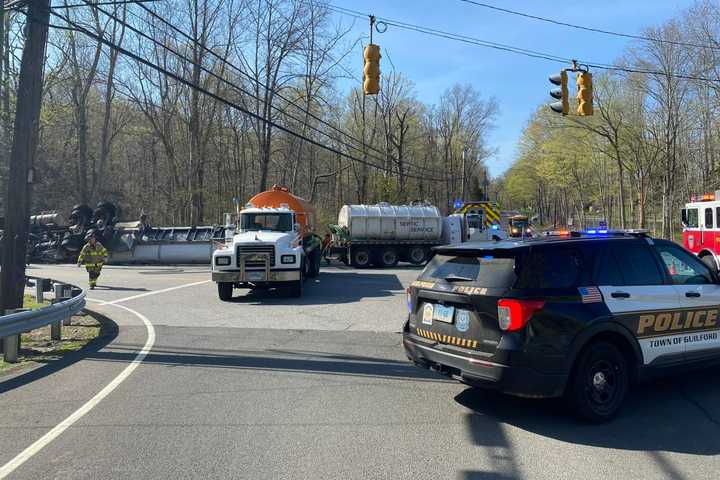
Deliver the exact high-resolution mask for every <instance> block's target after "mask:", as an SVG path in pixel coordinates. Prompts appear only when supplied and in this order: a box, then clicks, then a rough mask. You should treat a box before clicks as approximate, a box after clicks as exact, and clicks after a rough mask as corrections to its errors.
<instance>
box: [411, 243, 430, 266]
mask: <svg viewBox="0 0 720 480" xmlns="http://www.w3.org/2000/svg"><path fill="white" fill-rule="evenodd" d="M426 258H427V252H426V251H425V247H410V249H409V250H408V261H409V262H410V263H412V264H413V265H422V264H423V263H425V259H426Z"/></svg>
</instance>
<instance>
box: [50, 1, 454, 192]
mask: <svg viewBox="0 0 720 480" xmlns="http://www.w3.org/2000/svg"><path fill="white" fill-rule="evenodd" d="M50 14H51V15H53V16H55V17H57V18H60V19H61V20H63V21H65V22H66V23H67V24H68V25H70V26H71V27H73V30H75V31H77V32H80V33H82V34H84V35H86V36H88V37H90V38H92V39H94V40H95V41H97V42H99V43H102V44H103V45H106V46H107V47H109V48H111V49H113V50H116V51H117V52H118V53H120V54H122V55H124V56H126V57H129V58H131V59H133V60H135V61H137V62H139V63H141V64H143V65H145V66H147V67H149V68H151V69H153V70H156V71H158V72H159V73H162V74H163V75H165V76H167V77H169V78H172V79H173V80H175V81H177V82H179V83H181V84H183V85H185V86H187V87H189V88H192V89H195V90H197V91H199V92H200V93H203V94H204V95H206V96H208V97H210V98H212V99H214V100H216V101H218V102H220V103H223V104H225V105H227V106H229V107H231V108H233V109H236V110H238V111H240V112H242V113H244V114H246V115H248V116H250V117H252V118H255V119H256V120H259V121H261V122H264V123H265V124H267V125H270V126H272V127H273V128H276V129H278V130H280V131H282V132H285V133H287V134H289V135H292V136H294V137H296V138H299V139H301V140H304V141H306V142H308V143H310V144H312V145H315V146H317V147H320V148H322V149H324V150H327V151H329V152H331V153H334V154H336V155H338V156H341V157H344V158H347V159H349V160H352V161H354V162H357V163H360V164H363V165H367V166H369V167H372V168H376V169H381V170H385V169H384V168H383V167H380V166H378V165H375V164H374V163H371V162H367V161H365V160H362V159H359V158H356V157H354V156H352V155H350V154H348V153H346V152H343V151H340V150H338V149H336V148H333V147H330V146H328V145H325V144H322V143H320V142H319V141H317V140H313V139H312V138H309V137H306V136H304V135H302V134H299V133H297V132H295V131H293V130H292V129H290V128H288V127H285V126H283V125H280V124H278V123H276V122H273V121H272V120H268V119H266V118H264V117H262V116H260V115H258V114H256V113H254V112H251V111H250V110H248V109H246V108H243V107H241V106H240V105H238V104H236V103H234V102H231V101H230V100H228V99H226V98H224V97H222V96H220V95H218V94H217V93H213V92H211V91H210V90H208V89H206V88H203V87H201V86H200V85H196V84H195V83H193V82H192V81H190V80H188V79H186V78H185V77H182V76H180V75H178V74H175V73H173V72H171V71H170V70H168V69H166V68H164V67H161V66H160V65H157V64H155V63H153V62H151V61H150V60H148V59H146V58H143V57H142V56H140V55H137V54H136V53H134V52H131V51H129V50H127V49H126V48H124V47H122V46H120V45H117V44H115V43H113V42H111V41H109V40H107V39H106V38H105V37H104V36H101V35H97V34H95V33H93V32H91V31H89V30H88V29H86V28H85V27H83V26H81V25H80V24H78V23H76V22H73V21H72V20H71V19H69V18H67V17H65V16H63V15H60V14H59V13H57V12H54V11H52V10H51V11H50ZM51 26H53V27H55V28H58V27H57V26H56V25H51ZM59 28H63V29H68V28H67V27H59ZM404 176H405V177H406V178H415V179H420V180H432V181H444V180H445V179H440V178H430V177H426V176H422V177H420V176H417V175H412V174H404Z"/></svg>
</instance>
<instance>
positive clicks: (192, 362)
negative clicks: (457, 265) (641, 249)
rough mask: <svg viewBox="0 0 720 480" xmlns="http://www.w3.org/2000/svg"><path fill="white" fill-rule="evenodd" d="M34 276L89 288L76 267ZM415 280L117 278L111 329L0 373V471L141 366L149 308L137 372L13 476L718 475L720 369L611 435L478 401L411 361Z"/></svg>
mask: <svg viewBox="0 0 720 480" xmlns="http://www.w3.org/2000/svg"><path fill="white" fill-rule="evenodd" d="M30 273H31V274H34V275H41V276H47V277H52V278H56V279H62V280H65V281H69V282H75V283H84V281H85V275H84V272H83V271H82V270H79V269H77V268H75V267H71V266H42V267H40V266H34V267H33V268H32V269H31V272H30ZM417 273H418V272H417V270H415V269H410V268H407V269H402V268H398V269H389V270H375V271H373V270H368V271H356V270H352V269H340V268H326V269H324V270H323V271H322V273H321V276H320V277H319V279H318V280H317V281H316V282H313V283H309V284H308V285H307V288H306V291H305V296H304V297H303V298H301V299H287V298H283V297H281V296H279V295H276V294H273V293H272V292H270V293H264V294H250V295H245V294H244V293H242V294H241V292H238V291H236V293H237V294H238V298H237V299H235V300H234V301H233V302H231V303H222V302H220V301H219V300H218V299H217V295H216V291H215V285H214V284H212V283H209V282H206V280H207V279H208V277H209V274H208V272H207V271H206V269H203V268H198V267H108V268H107V269H106V270H105V271H104V273H103V276H102V277H101V279H100V285H101V287H100V288H99V289H98V290H95V291H92V292H90V293H89V297H91V298H92V299H94V300H96V301H95V302H89V303H90V306H91V308H92V309H93V310H94V311H96V312H98V313H99V314H102V315H105V316H106V317H107V318H108V319H107V320H106V321H107V322H110V324H111V325H116V326H117V331H116V332H115V334H114V335H113V336H111V337H110V338H108V339H106V340H105V341H104V342H100V343H99V344H97V345H95V346H94V347H93V348H91V349H90V350H89V351H87V352H84V353H83V354H82V355H77V356H71V357H68V358H67V359H66V360H64V361H63V362H60V363H59V364H51V365H48V366H44V367H41V368H39V369H36V370H33V371H30V372H25V373H21V374H19V375H15V376H13V377H0V438H2V443H0V445H2V448H0V465H4V464H6V462H8V461H10V460H12V459H14V458H16V456H17V455H18V454H19V453H20V452H22V451H23V450H25V449H26V448H27V447H28V446H30V445H31V444H33V442H35V441H36V440H38V439H40V438H43V436H44V435H46V433H47V432H48V431H50V430H51V429H53V428H55V427H56V426H57V425H58V424H60V423H61V422H63V421H64V420H65V419H66V418H67V417H68V416H69V415H71V414H73V412H76V410H77V409H78V408H80V407H81V406H82V405H83V404H85V403H86V402H87V401H88V400H90V399H91V398H93V397H94V396H96V395H97V394H98V392H101V391H102V390H103V388H104V387H105V386H106V385H107V384H108V383H110V382H111V381H112V380H113V379H114V378H115V377H116V376H117V375H118V374H120V373H121V372H122V371H123V369H125V368H126V367H127V366H128V364H130V362H132V361H133V360H134V359H135V358H136V356H137V353H138V352H139V351H140V349H141V348H142V347H143V345H145V343H146V341H147V340H148V329H147V328H146V326H145V325H144V324H143V321H142V319H141V318H140V317H139V316H138V315H137V314H140V315H142V316H144V317H146V318H147V320H148V321H149V322H151V323H152V325H153V326H154V331H155V334H156V339H155V343H154V345H153V346H152V348H151V350H150V352H149V353H148V355H147V356H146V357H145V358H144V359H143V361H142V363H140V364H139V366H138V368H137V369H136V370H134V371H133V372H132V373H130V374H129V376H127V378H125V379H124V381H122V383H120V384H119V385H117V388H115V389H114V390H112V391H111V392H110V393H109V394H108V395H107V396H106V397H104V398H103V399H102V400H101V401H100V402H99V403H97V404H96V405H95V406H94V408H92V409H91V410H89V411H88V412H87V413H86V414H85V415H84V416H82V417H81V418H79V419H78V420H77V422H76V423H73V424H72V425H71V426H69V427H68V428H67V429H66V430H65V431H63V432H62V433H61V434H60V435H59V436H57V438H55V439H54V440H53V441H51V442H49V443H47V445H45V446H44V448H41V449H39V450H37V451H33V452H32V453H33V454H32V455H30V456H28V457H27V460H26V461H25V462H24V463H22V465H20V466H19V467H18V468H17V469H16V470H15V471H14V472H13V473H11V474H10V475H9V477H8V478H23V479H24V478H26V479H41V478H63V479H66V478H73V479H74V478H128V477H131V478H148V479H150V478H152V479H163V478H248V479H266V478H267V479H285V478H287V479H329V478H338V479H351V478H357V479H368V478H378V479H384V478H388V479H404V478H408V479H440V478H442V479H445V478H450V479H468V480H469V479H511V478H512V479H525V478H527V479H564V478H567V479H578V478H582V479H585V480H587V479H605V478H643V479H654V478H688V479H705V478H707V479H716V478H718V471H720V455H719V454H720V380H718V375H717V373H716V372H714V371H705V372H698V373H695V374H692V375H685V376H682V377H679V378H678V377H675V378H669V379H665V380H663V381H659V382H655V383H651V384H645V385H642V386H641V387H640V388H637V389H635V391H634V392H633V393H632V395H631V397H630V398H629V401H628V403H627V405H626V408H625V409H624V410H623V411H622V413H621V415H620V417H619V418H618V419H616V420H615V421H613V422H611V423H608V424H604V425H587V424H584V423H581V422H578V421H576V420H575V419H574V418H572V417H570V416H569V415H568V414H567V412H566V409H565V407H564V405H563V404H562V402H560V401H554V400H543V401H539V400H524V399H516V398H511V397H506V396H502V395H497V394H492V393H484V392H480V391H476V390H473V389H469V388H466V387H464V386H462V385H460V384H457V383H455V382H453V381H448V380H447V379H445V378H443V377H439V376H436V375H434V374H432V373H429V372H425V371H422V370H419V369H416V368H415V367H414V366H412V365H410V364H409V363H408V362H407V361H406V359H405V357H404V354H403V351H402V346H401V338H400V335H399V334H398V332H399V330H400V328H401V326H402V323H403V320H404V316H405V312H406V307H405V294H404V288H405V286H407V284H409V283H410V282H411V281H412V280H413V279H414V278H415V276H416V275H417ZM199 282H205V283H199ZM108 302H110V303H108ZM113 302H114V303H113ZM125 308H130V309H131V310H132V311H128V310H126V309H125ZM110 319H111V320H110Z"/></svg>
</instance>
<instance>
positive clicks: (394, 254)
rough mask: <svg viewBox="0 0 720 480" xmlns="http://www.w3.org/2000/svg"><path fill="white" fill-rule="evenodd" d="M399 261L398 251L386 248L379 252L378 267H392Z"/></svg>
mask: <svg viewBox="0 0 720 480" xmlns="http://www.w3.org/2000/svg"><path fill="white" fill-rule="evenodd" d="M399 260H400V256H399V255H398V251H397V250H396V249H394V248H392V247H386V248H383V249H382V250H381V251H380V265H381V266H383V267H386V268H389V267H394V266H396V265H397V264H398V261H399Z"/></svg>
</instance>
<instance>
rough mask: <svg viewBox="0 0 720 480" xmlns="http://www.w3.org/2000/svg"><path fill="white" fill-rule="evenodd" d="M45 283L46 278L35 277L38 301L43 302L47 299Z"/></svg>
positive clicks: (36, 298)
mask: <svg viewBox="0 0 720 480" xmlns="http://www.w3.org/2000/svg"><path fill="white" fill-rule="evenodd" d="M44 284H45V279H43V278H36V279H35V300H36V301H37V303H42V302H44V301H45V289H44V288H43V287H44V286H45V285H44Z"/></svg>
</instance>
